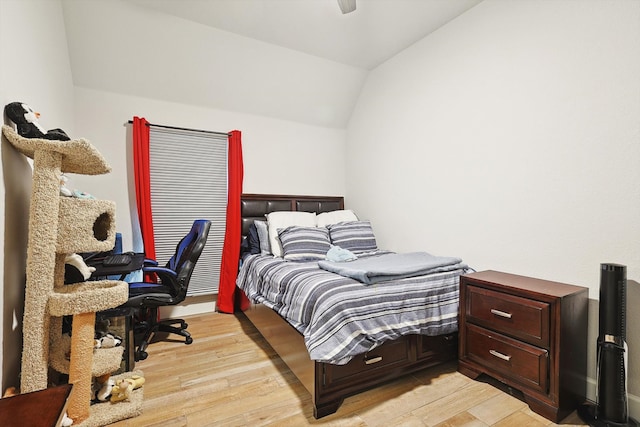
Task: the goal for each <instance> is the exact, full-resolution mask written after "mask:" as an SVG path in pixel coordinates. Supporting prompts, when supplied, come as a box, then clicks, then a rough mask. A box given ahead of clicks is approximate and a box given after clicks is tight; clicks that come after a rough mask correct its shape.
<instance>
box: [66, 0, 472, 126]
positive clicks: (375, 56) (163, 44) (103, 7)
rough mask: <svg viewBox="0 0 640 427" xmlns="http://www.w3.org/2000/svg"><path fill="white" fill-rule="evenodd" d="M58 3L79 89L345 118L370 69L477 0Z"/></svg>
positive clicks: (311, 118)
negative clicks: (347, 7) (345, 4)
mask: <svg viewBox="0 0 640 427" xmlns="http://www.w3.org/2000/svg"><path fill="white" fill-rule="evenodd" d="M356 1H357V9H356V10H355V11H354V12H351V13H348V14H342V12H341V11H340V8H339V7H338V2H337V0H93V1H91V2H87V1H85V0H63V6H64V19H65V26H66V29H67V39H68V45H69V55H70V59H71V67H72V73H73V78H74V83H75V84H76V85H78V86H82V87H88V88H92V89H97V90H105V91H111V92H116V93H123V94H128V95H134V96H141V97H150V98H155V99H161V100H167V101H171V102H176V103H184V104H192V105H200V106H203V107H207V108H216V109H223V110H229V111H238V112H243V113H249V114H257V115H263V116H269V117H274V118H280V119H285V120H294V121H299V122H303V123H308V124H312V125H319V126H328V127H337V128H344V127H346V125H347V123H348V120H349V117H350V115H351V112H352V110H353V107H354V105H355V102H356V100H357V97H358V95H359V93H360V90H361V88H362V85H363V84H364V82H365V79H366V75H367V73H368V72H369V71H370V70H372V69H374V68H375V67H377V66H378V65H380V64H381V63H383V62H384V61H386V60H388V59H389V58H391V57H393V56H394V55H396V54H397V53H399V52H401V51H402V50H404V49H405V48H407V47H408V46H410V45H412V44H413V43H415V42H416V41H418V40H420V39H422V38H424V37H425V36H427V35H428V34H430V33H431V32H433V31H436V30H437V29H438V28H440V27H441V26H443V25H444V24H446V23H447V22H449V21H450V20H452V19H454V18H455V17H456V16H458V15H460V14H462V13H464V12H465V11H467V10H468V9H470V8H471V7H473V6H475V5H476V4H478V3H479V2H480V1H481V0H356Z"/></svg>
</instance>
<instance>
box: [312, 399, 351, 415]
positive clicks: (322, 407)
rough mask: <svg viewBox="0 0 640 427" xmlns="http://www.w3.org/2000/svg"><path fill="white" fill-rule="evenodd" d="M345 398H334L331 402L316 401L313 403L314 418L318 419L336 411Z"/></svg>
mask: <svg viewBox="0 0 640 427" xmlns="http://www.w3.org/2000/svg"><path fill="white" fill-rule="evenodd" d="M343 401H344V399H338V400H332V401H331V402H324V403H316V404H315V405H313V418H315V419H318V418H322V417H326V416H327V415H331V414H333V413H335V412H336V411H337V410H338V408H339V407H340V405H342V402H343Z"/></svg>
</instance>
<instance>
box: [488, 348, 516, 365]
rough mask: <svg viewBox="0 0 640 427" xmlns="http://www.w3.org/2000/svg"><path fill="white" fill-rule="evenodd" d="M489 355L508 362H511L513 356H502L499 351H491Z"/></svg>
mask: <svg viewBox="0 0 640 427" xmlns="http://www.w3.org/2000/svg"><path fill="white" fill-rule="evenodd" d="M489 353H491V355H493V356H495V357H497V358H498V359H502V360H506V361H507V362H508V361H509V360H511V356H507V355H506V354H502V353H500V352H499V351H495V350H489Z"/></svg>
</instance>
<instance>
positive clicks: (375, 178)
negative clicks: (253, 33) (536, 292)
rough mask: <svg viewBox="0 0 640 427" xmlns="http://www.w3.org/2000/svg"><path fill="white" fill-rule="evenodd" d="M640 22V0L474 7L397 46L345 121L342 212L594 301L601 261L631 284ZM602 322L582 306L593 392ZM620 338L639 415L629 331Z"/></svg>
mask: <svg viewBox="0 0 640 427" xmlns="http://www.w3.org/2000/svg"><path fill="white" fill-rule="evenodd" d="M639 22H640V2H638V1H637V0H616V1H599V0H580V1H575V0H556V1H553V2H551V1H536V0H519V1H512V0H485V1H484V2H482V3H480V4H479V5H478V6H476V7H474V8H473V9H471V10H469V11H468V12H467V13H465V14H464V15H462V16H461V17H459V18H457V19H455V20H453V21H452V22H450V23H449V24H448V25H446V26H445V27H443V28H441V29H440V30H438V31H436V32H435V33H433V34H431V35H430V36H428V37H426V38H425V39H423V40H422V41H420V42H418V43H416V44H415V45H413V46H412V47H410V48H409V49H407V50H405V51H403V52H402V53H400V54H399V55H397V56H396V57H394V58H392V59H391V60H390V61H388V62H386V63H385V64H383V65H381V66H380V67H378V68H377V69H375V70H374V71H373V72H372V73H371V74H370V75H369V77H368V80H367V82H366V83H365V87H364V89H363V92H362V94H361V96H360V98H359V101H358V104H357V106H356V110H355V112H354V114H353V116H352V118H351V121H350V124H349V127H348V147H347V196H348V204H349V206H350V207H351V208H354V209H355V210H356V212H358V213H359V214H360V215H361V216H364V217H367V218H370V219H371V220H372V222H373V225H374V229H375V231H376V235H377V236H378V238H379V240H380V246H382V247H385V248H390V249H395V250H427V251H429V252H432V253H435V254H439V255H458V256H461V257H462V258H463V259H464V260H465V261H467V262H468V263H469V264H470V265H471V266H472V267H474V268H475V269H477V270H484V269H494V270H504V271H508V272H512V273H516V274H523V275H530V276H534V277H539V278H544V279H550V280H555V281H560V282H567V283H572V284H577V285H583V286H587V287H589V289H590V297H591V298H597V297H598V290H599V269H600V263H603V262H616V263H620V264H625V265H627V267H628V278H629V279H633V280H636V281H639V280H640V245H638V242H639V241H640V197H639V196H640V185H639V183H640V167H639V161H640V143H639V137H640V120H639V118H640V53H639V52H640V25H638V23H639ZM629 286H630V287H632V286H638V284H637V283H630V284H629ZM629 294H630V297H633V296H634V295H635V298H636V300H635V301H634V302H635V304H634V302H630V306H631V307H635V305H636V304H637V303H638V300H637V296H638V292H637V291H635V290H632V291H630V292H629ZM594 307H595V309H594ZM597 313H598V311H597V301H591V309H590V315H591V316H590V321H589V331H590V335H589V345H590V347H589V351H590V355H589V375H590V377H591V378H590V393H591V397H592V398H593V397H594V395H593V392H594V384H595V380H594V378H595V362H594V361H595V356H594V354H595V339H596V337H597V328H598V324H597V322H598V320H597ZM628 315H629V318H628V324H629V325H633V324H635V323H638V322H639V321H640V314H638V312H637V311H636V310H630V311H629V313H628ZM629 334H630V336H629V337H628V342H629V347H630V349H631V350H630V351H631V354H630V361H629V368H630V371H631V372H630V379H631V381H630V392H631V393H632V394H633V395H634V396H633V399H634V400H633V401H632V405H633V406H632V408H633V410H634V411H635V416H636V417H638V416H639V415H640V398H639V397H638V396H640V332H639V331H638V330H635V331H634V330H631V331H629Z"/></svg>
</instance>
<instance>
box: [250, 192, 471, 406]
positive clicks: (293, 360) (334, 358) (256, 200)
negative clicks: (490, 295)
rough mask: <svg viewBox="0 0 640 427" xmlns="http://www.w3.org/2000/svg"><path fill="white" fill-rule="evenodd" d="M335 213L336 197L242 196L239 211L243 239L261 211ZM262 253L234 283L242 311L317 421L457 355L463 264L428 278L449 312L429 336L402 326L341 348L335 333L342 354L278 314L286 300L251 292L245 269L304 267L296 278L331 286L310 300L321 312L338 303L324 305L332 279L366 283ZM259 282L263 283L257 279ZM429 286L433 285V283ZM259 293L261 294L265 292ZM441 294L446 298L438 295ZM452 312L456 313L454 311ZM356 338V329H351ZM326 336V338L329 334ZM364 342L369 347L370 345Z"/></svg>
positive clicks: (374, 288) (284, 273)
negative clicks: (306, 396)
mask: <svg viewBox="0 0 640 427" xmlns="http://www.w3.org/2000/svg"><path fill="white" fill-rule="evenodd" d="M341 210H344V199H343V198H342V197H333V196H332V197H322V196H318V197H316V196H290V195H270V194H243V196H242V208H241V216H242V231H243V236H247V234H248V233H249V230H250V227H251V224H253V223H254V221H256V220H262V221H264V219H265V216H266V215H267V214H271V213H272V212H287V211H290V212H310V213H315V214H321V213H329V215H331V213H332V212H335V211H341ZM366 255H367V254H364V255H363V256H361V258H363V259H364V258H366ZM267 258H269V257H266V256H262V255H251V256H249V257H246V258H244V259H243V262H242V266H241V268H240V273H239V275H238V282H237V283H238V287H239V288H240V289H242V290H243V292H245V294H247V296H249V298H250V300H251V301H252V303H251V307H250V308H249V309H248V310H246V311H245V312H244V314H245V315H246V317H247V318H248V319H249V320H250V321H251V323H252V324H253V325H254V326H255V327H256V329H258V331H259V332H260V333H261V334H262V336H263V337H264V338H265V340H266V341H267V342H268V343H269V345H270V346H271V347H272V348H273V349H274V350H275V351H276V352H277V353H278V355H279V356H280V358H281V359H282V360H283V361H284V362H285V363H286V364H287V366H288V367H289V368H290V369H291V371H292V372H293V373H294V375H295V376H296V377H297V378H298V380H299V381H300V382H301V383H302V385H303V386H304V387H305V388H306V390H307V391H308V392H309V393H310V394H311V396H312V401H313V405H314V408H313V414H314V417H315V418H321V417H324V416H327V415H330V414H332V413H334V412H336V411H337V410H338V408H339V407H340V405H341V404H342V402H343V400H344V399H345V397H348V396H351V395H354V394H357V393H360V392H362V391H365V390H368V389H371V388H373V387H376V386H378V385H380V384H382V383H384V382H387V381H390V380H392V379H395V378H397V377H399V376H401V375H405V374H408V373H411V372H415V371H417V370H422V369H425V368H428V367H432V366H435V365H438V364H442V363H445V362H448V361H451V360H455V359H456V358H457V344H458V334H457V304H458V294H457V292H458V281H459V276H460V275H461V274H464V273H465V272H466V268H465V267H466V266H464V265H463V264H461V265H460V266H459V267H460V268H457V267H456V268H454V269H450V270H447V271H445V272H438V273H435V274H434V275H433V276H434V277H436V276H437V277H436V279H437V280H436V281H437V283H438V286H442V289H443V290H444V289H446V292H443V293H446V294H447V295H448V296H447V297H446V299H448V302H447V306H446V307H447V310H448V313H449V314H447V315H446V316H443V317H447V318H448V321H447V322H444V324H443V326H437V327H436V326H434V329H433V330H431V329H430V333H429V335H424V334H423V333H419V334H418V333H407V330H404V332H402V333H401V334H399V333H398V331H395V332H394V334H395V335H393V336H392V335H390V334H385V333H382V335H380V336H378V335H376V334H371V336H366V337H363V339H361V340H360V339H357V340H355V339H354V340H352V341H353V342H354V344H353V345H351V344H349V345H346V344H345V345H344V346H341V345H340V343H339V340H340V338H338V341H334V342H333V343H330V342H329V343H328V345H329V347H328V348H329V349H332V348H338V347H340V348H341V350H342V347H344V351H345V353H340V352H339V351H337V350H336V351H334V352H330V351H327V347H326V346H324V350H323V351H320V352H318V351H317V350H318V348H321V347H322V345H320V344H322V343H323V342H324V341H325V339H324V338H323V337H324V333H320V334H315V337H314V338H310V337H313V336H314V333H313V332H309V331H310V330H311V328H310V327H309V328H307V329H305V326H302V323H304V322H303V321H302V320H301V319H299V318H298V317H296V316H295V315H294V316H293V318H292V319H291V320H290V321H287V320H285V319H284V318H283V316H282V315H281V314H280V313H283V312H284V311H283V310H282V307H283V306H284V305H285V304H284V303H281V301H280V300H279V301H278V302H277V303H276V302H273V301H269V300H268V299H266V298H263V297H261V296H260V292H258V291H257V290H256V289H257V288H259V287H260V286H262V285H260V286H256V285H249V284H248V283H250V282H252V280H253V281H254V282H255V281H258V280H257V278H258V276H256V277H253V278H252V277H249V276H251V274H254V275H256V274H263V275H265V276H266V275H267V274H266V273H267V272H271V271H272V270H273V271H280V272H281V273H279V274H273V276H274V277H281V278H282V277H288V276H290V275H291V276H292V275H293V273H289V270H283V269H285V268H294V267H292V266H293V265H296V266H295V268H299V269H302V270H303V272H302V275H303V278H302V279H299V280H302V282H303V283H307V282H309V281H310V280H311V279H310V277H311V276H312V275H314V280H315V275H319V276H320V278H321V279H319V280H318V282H323V283H325V284H326V282H328V283H329V285H326V286H325V288H324V289H325V293H324V294H322V296H321V297H320V298H319V299H318V301H315V302H314V304H316V303H317V304H318V307H320V302H324V304H325V307H324V308H323V309H322V310H325V309H326V310H328V309H329V308H327V307H326V306H327V305H330V306H332V305H337V304H333V303H331V302H329V301H330V300H329V298H328V297H327V295H329V294H330V293H331V292H332V291H331V290H330V289H331V287H332V286H334V285H335V284H337V285H335V286H334V287H335V288H342V287H346V288H348V289H351V290H353V289H354V287H357V286H361V287H363V286H364V285H363V284H362V283H356V282H357V281H355V280H353V279H349V278H345V277H343V276H340V275H338V274H335V273H333V272H329V271H327V270H321V269H319V270H318V269H317V266H316V267H315V268H316V269H317V270H318V271H315V270H314V271H312V270H311V267H310V266H309V265H310V264H313V262H309V265H307V263H306V262H302V263H295V262H293V263H291V262H284V261H282V260H281V261H282V262H281V263H280V264H278V263H277V262H276V263H275V266H274V267H272V266H271V264H270V261H269V260H268V259H267ZM270 258H273V256H270ZM297 264H300V266H297ZM315 264H318V262H315ZM305 268H306V269H307V270H305ZM305 275H306V276H305ZM307 276H308V278H307ZM296 277H297V276H296ZM423 277H426V276H423ZM259 279H260V280H262V277H260V278H259ZM400 280H401V281H402V283H403V286H404V285H405V284H406V283H408V286H414V282H415V280H416V279H415V278H408V279H400ZM434 283H435V281H434ZM386 285H387V283H386V282H382V283H376V284H372V285H369V286H364V287H363V289H364V288H368V291H371V292H379V291H381V290H383V289H385V286H386ZM265 286H266V285H265ZM287 286H289V284H287ZM327 286H328V287H327ZM316 287H317V289H323V288H322V287H321V286H320V284H318V285H316V284H315V282H314V284H313V286H310V288H314V289H316ZM260 289H263V288H260ZM434 289H436V287H435V285H434ZM434 292H437V291H434ZM264 293H265V295H266V294H268V291H265V292H264ZM434 298H435V297H434ZM442 299H443V300H445V298H444V297H442ZM292 301H293V299H292ZM305 303H306V302H305ZM314 308H315V309H316V310H317V311H322V310H320V309H319V308H317V307H316V306H314ZM443 310H444V309H443ZM452 310H455V312H454V311H452ZM285 311H286V310H285ZM291 311H293V310H291ZM287 313H288V312H287ZM287 316H289V314H287ZM300 316H301V315H300ZM331 317H332V316H325V317H321V318H320V320H321V321H320V324H321V325H322V326H326V327H327V328H328V326H327V325H329V324H331ZM423 320H424V319H422V318H421V319H420V321H421V322H423ZM316 323H317V322H316ZM334 323H340V322H334ZM344 323H346V322H344ZM434 325H435V324H434ZM422 326H424V325H422ZM356 327H358V326H356ZM440 332H441V333H440ZM347 334H349V332H347ZM355 335H358V334H357V333H356V334H355ZM326 341H329V338H327V339H326ZM347 341H349V340H346V339H345V342H347ZM380 342H382V343H380ZM318 343H320V344H318ZM372 343H373V344H372ZM363 346H364V347H363ZM366 346H370V348H367V347H366ZM347 347H350V348H347ZM329 353H331V354H329ZM354 353H355V354H354ZM312 354H313V357H312Z"/></svg>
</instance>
